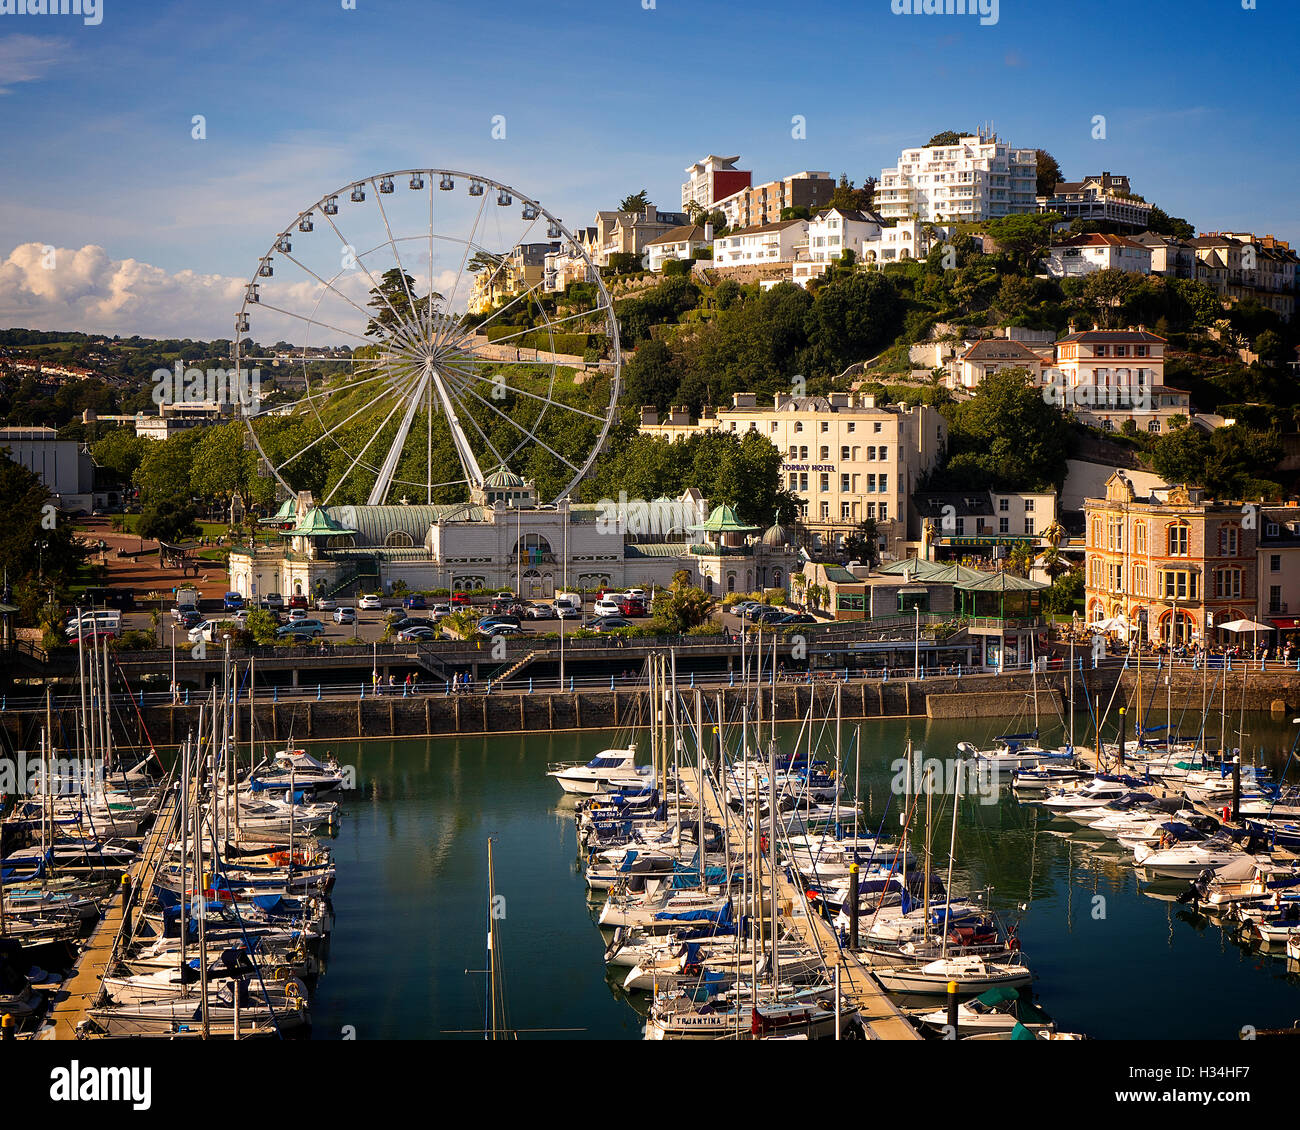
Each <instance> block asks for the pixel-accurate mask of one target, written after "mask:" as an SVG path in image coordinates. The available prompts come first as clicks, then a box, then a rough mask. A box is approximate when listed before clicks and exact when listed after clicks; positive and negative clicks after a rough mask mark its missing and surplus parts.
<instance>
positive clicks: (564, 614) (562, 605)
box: [555, 597, 582, 620]
mask: <svg viewBox="0 0 1300 1130" xmlns="http://www.w3.org/2000/svg"><path fill="white" fill-rule="evenodd" d="M555 612H556V615H558V616H559V618H560V619H561V620H581V619H582V606H581V605H580V604H577V603H575V602H574V601H572V600H566V599H565V598H564V597H557V598H556V600H555Z"/></svg>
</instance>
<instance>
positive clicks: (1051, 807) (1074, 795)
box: [1038, 777, 1133, 818]
mask: <svg viewBox="0 0 1300 1130" xmlns="http://www.w3.org/2000/svg"><path fill="white" fill-rule="evenodd" d="M1132 791H1133V790H1132V788H1131V787H1130V786H1128V785H1126V784H1123V783H1122V782H1120V781H1108V780H1106V779H1105V778H1104V777H1094V778H1093V779H1092V780H1091V781H1089V782H1088V783H1087V784H1086V785H1082V786H1080V787H1079V788H1077V789H1063V790H1061V791H1060V792H1058V793H1052V794H1050V795H1049V796H1046V797H1044V798H1043V799H1042V800H1040V801H1039V802H1038V803H1039V804H1040V805H1041V806H1042V807H1043V808H1045V809H1047V811H1048V812H1050V813H1051V814H1052V815H1053V816H1064V817H1066V818H1070V817H1071V814H1072V813H1075V812H1082V811H1084V810H1086V809H1093V808H1101V807H1102V806H1104V805H1107V804H1110V802H1111V801H1114V800H1118V799H1119V798H1120V797H1123V796H1128V794H1129V793H1130V792H1132Z"/></svg>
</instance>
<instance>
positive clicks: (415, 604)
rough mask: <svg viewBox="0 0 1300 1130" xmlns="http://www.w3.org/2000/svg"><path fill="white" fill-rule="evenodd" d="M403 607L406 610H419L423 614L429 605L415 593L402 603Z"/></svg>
mask: <svg viewBox="0 0 1300 1130" xmlns="http://www.w3.org/2000/svg"><path fill="white" fill-rule="evenodd" d="M402 607H403V608H406V609H419V610H420V611H421V612H423V611H424V610H426V609H427V608H428V607H429V604H428V602H427V601H426V600H425V599H424V597H423V596H421V595H420V594H419V593H418V592H413V593H411V595H410V596H408V597H406V598H405V599H404V600H403V601H402Z"/></svg>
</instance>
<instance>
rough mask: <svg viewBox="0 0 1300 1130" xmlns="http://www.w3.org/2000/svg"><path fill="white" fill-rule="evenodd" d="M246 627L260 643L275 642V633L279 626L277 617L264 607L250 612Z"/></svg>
mask: <svg viewBox="0 0 1300 1130" xmlns="http://www.w3.org/2000/svg"><path fill="white" fill-rule="evenodd" d="M244 627H245V629H247V631H248V632H249V634H250V635H251V636H252V637H253V639H254V640H255V641H256V642H257V643H259V644H269V643H275V633H276V630H277V629H278V628H279V623H278V622H277V621H276V618H275V617H274V616H272V615H271V613H269V612H268V611H266V609H264V608H255V609H253V611H251V612H250V613H249V614H248V619H247V620H246V621H245V623H244Z"/></svg>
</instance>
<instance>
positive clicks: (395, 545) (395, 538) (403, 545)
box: [384, 530, 415, 549]
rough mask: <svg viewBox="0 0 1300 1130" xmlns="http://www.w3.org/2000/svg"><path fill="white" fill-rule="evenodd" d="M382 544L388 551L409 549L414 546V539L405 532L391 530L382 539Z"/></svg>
mask: <svg viewBox="0 0 1300 1130" xmlns="http://www.w3.org/2000/svg"><path fill="white" fill-rule="evenodd" d="M384 544H385V545H386V546H388V547H389V548H390V549H411V548H412V547H413V546H414V545H415V539H414V538H412V537H411V535H410V534H408V533H407V532H406V531H405V530H393V531H392V532H391V533H390V534H389V535H388V536H387V537H386V538H384Z"/></svg>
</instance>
